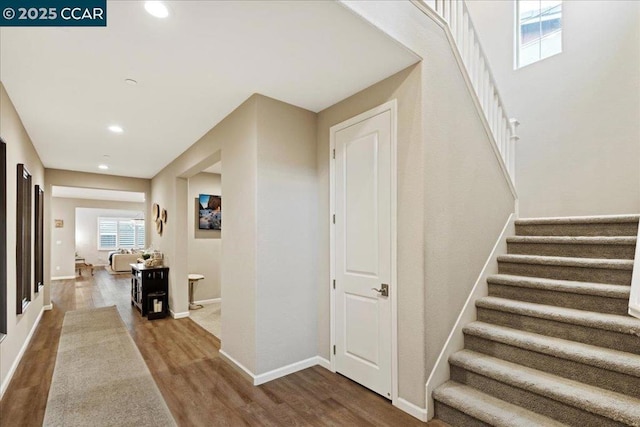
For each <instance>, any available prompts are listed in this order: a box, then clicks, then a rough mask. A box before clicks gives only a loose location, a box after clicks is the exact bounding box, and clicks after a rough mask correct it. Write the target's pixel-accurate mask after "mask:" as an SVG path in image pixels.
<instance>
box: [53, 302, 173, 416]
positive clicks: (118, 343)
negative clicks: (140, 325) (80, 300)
mask: <svg viewBox="0 0 640 427" xmlns="http://www.w3.org/2000/svg"><path fill="white" fill-rule="evenodd" d="M43 425H45V426H89V425H90V426H175V425H176V423H175V421H174V419H173V417H172V416H171V412H170V411H169V408H168V407H167V404H166V403H165V401H164V399H163V398H162V394H161V393H160V390H159V389H158V387H157V385H156V383H155V382H154V380H153V377H152V376H151V373H150V372H149V368H147V365H146V363H145V361H144V359H143V358H142V355H141V354H140V351H139V350H138V348H137V347H136V344H135V343H134V341H133V339H132V338H131V336H130V335H129V333H128V331H127V329H126V327H125V325H124V322H123V321H122V319H121V318H120V315H119V314H118V310H117V308H116V307H115V306H112V307H104V308H98V309H91V310H76V311H69V312H67V313H66V314H65V317H64V322H63V324H62V333H61V335H60V343H59V345H58V355H57V358H56V365H55V368H54V371H53V380H52V383H51V389H50V390H49V399H48V400H47V408H46V412H45V416H44V423H43Z"/></svg>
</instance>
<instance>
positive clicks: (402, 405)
mask: <svg viewBox="0 0 640 427" xmlns="http://www.w3.org/2000/svg"><path fill="white" fill-rule="evenodd" d="M393 406H395V407H396V408H398V409H400V410H401V411H404V412H406V413H407V414H409V415H411V416H412V417H415V418H417V419H419V420H420V421H425V422H426V421H428V419H429V418H428V415H429V414H428V413H427V410H426V409H425V408H421V407H419V406H417V405H414V404H413V403H411V402H409V401H408V400H405V399H403V398H401V397H399V398H397V399H396V400H395V402H393Z"/></svg>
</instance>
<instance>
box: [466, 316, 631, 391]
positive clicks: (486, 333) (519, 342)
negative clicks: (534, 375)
mask: <svg viewBox="0 0 640 427" xmlns="http://www.w3.org/2000/svg"><path fill="white" fill-rule="evenodd" d="M463 332H464V334H465V341H464V342H465V348H466V349H468V350H472V351H476V352H478V353H484V354H487V355H489V356H493V357H496V358H498V359H503V360H506V361H508V362H513V363H518V364H520V365H523V366H527V367H529V368H534V369H538V370H540V371H545V372H548V373H551V374H554V375H558V376H561V377H564V378H569V379H577V378H579V379H580V382H582V383H585V384H589V385H592V386H596V387H601V388H605V389H607V390H611V391H615V392H618V393H622V394H626V395H628V396H632V397H635V398H640V355H636V354H632V353H627V352H621V351H615V350H610V349H606V348H602V347H597V346H592V345H588V344H582V343H578V342H575V341H568V340H563V339H560V338H553V337H548V336H545V335H540V334H535V333H532V332H525V331H520V330H517V329H512V328H507V327H504V326H498V325H492V324H488V323H483V322H473V323H470V324H469V325H467V326H465V328H464V330H463Z"/></svg>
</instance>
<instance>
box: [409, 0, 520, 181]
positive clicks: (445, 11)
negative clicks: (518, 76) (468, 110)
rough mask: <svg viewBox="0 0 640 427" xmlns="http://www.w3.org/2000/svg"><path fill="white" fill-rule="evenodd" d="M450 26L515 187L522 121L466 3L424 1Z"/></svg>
mask: <svg viewBox="0 0 640 427" xmlns="http://www.w3.org/2000/svg"><path fill="white" fill-rule="evenodd" d="M421 2H422V3H423V4H425V5H426V6H427V7H429V8H430V9H432V10H434V11H435V12H436V13H437V15H438V16H439V17H440V18H442V19H443V20H444V22H445V23H446V24H447V25H448V26H449V30H450V32H451V36H452V38H453V40H454V42H455V45H456V46H457V48H458V52H459V54H460V57H461V58H462V62H463V63H464V65H465V68H466V70H467V74H468V77H469V80H470V81H471V84H472V86H473V88H474V89H475V93H476V96H477V101H478V103H479V104H480V107H481V108H482V110H483V112H484V116H485V119H486V120H487V123H488V125H489V128H490V129H491V133H492V134H493V137H494V140H495V143H496V145H497V148H498V151H499V152H500V155H501V156H502V160H503V161H504V165H505V167H506V169H507V171H508V173H509V176H510V177H511V181H512V183H515V142H516V141H517V140H518V139H519V138H518V135H517V126H518V124H519V123H518V121H517V120H516V119H513V118H510V117H509V115H508V114H507V111H506V109H505V107H504V102H502V98H500V93H499V92H498V88H497V86H496V82H495V79H494V78H493V74H492V73H491V69H490V68H489V62H488V61H487V56H486V55H485V54H484V51H483V50H482V46H481V45H480V41H479V40H478V34H477V32H476V30H475V28H474V26H473V22H471V17H470V15H469V11H468V9H467V6H466V4H465V2H464V0H421Z"/></svg>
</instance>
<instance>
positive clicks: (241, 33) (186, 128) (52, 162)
mask: <svg viewBox="0 0 640 427" xmlns="http://www.w3.org/2000/svg"><path fill="white" fill-rule="evenodd" d="M167 3H168V4H169V8H170V13H171V15H170V16H169V17H168V18H166V19H158V18H154V17H152V16H151V15H149V14H148V13H146V12H145V10H144V7H143V2H142V1H109V2H108V9H107V22H108V26H107V27H106V28H79V27H75V28H36V27H32V28H11V27H4V28H2V29H0V80H2V82H3V84H4V85H5V87H6V89H7V92H8V93H9V96H10V97H11V99H12V101H13V103H14V104H15V106H16V109H17V110H18V113H19V114H20V116H21V118H22V120H23V123H24V125H25V127H26V129H27V132H28V133H29V135H30V137H31V139H32V140H33V143H34V145H35V147H36V149H37V151H38V153H39V154H40V157H41V159H42V160H43V162H44V164H45V167H48V168H58V169H69V170H78V171H87V172H95V173H108V174H114V175H124V176H135V177H143V178H151V177H153V176H154V175H155V174H156V173H157V172H159V171H160V170H161V169H162V168H163V167H164V166H166V165H167V164H168V163H170V162H171V161H172V160H173V159H174V158H175V157H176V156H178V155H179V154H180V153H182V152H183V151H185V150H186V149H187V148H188V147H189V146H191V145H192V144H193V143H194V142H196V141H197V140H198V139H199V138H200V137H201V136H202V135H203V134H205V133H206V132H207V131H208V130H209V129H211V128H212V127H213V126H215V125H216V124H217V123H218V122H219V121H220V120H222V119H223V118H224V117H225V116H226V115H227V114H229V113H230V112H231V111H233V109H235V108H236V107H237V106H238V105H240V104H241V103H242V102H243V101H244V100H245V99H247V98H248V97H249V96H250V95H251V94H253V93H261V94H263V95H266V96H270V97H273V98H276V99H279V100H282V101H285V102H288V103H291V104H293V105H297V106H300V107H303V108H306V109H309V110H311V111H316V112H317V111H320V110H322V109H324V108H326V107H328V106H330V105H333V104H334V103H336V102H338V101H340V100H342V99H344V98H346V97H348V96H349V95H352V94H354V93H356V92H358V91H360V90H362V89H364V88H366V87H368V86H370V85H371V84H373V83H376V82H378V81H380V80H382V79H383V78H386V77H388V76H390V75H392V74H394V73H396V72H397V71H400V70H402V69H403V68H406V67H407V66H409V65H411V64H413V63H415V62H417V61H418V60H419V58H418V57H417V56H416V55H415V54H413V53H412V52H410V51H408V50H407V49H405V48H404V47H403V46H401V45H399V44H398V43H397V42H395V41H394V40H392V39H390V38H389V37H387V36H386V35H385V34H382V33H381V32H380V31H379V30H377V29H376V28H374V27H373V26H372V25H370V24H369V23H367V22H365V21H363V20H362V19H361V18H359V17H358V16H356V15H354V14H353V13H352V12H351V11H349V10H348V9H347V8H345V7H343V6H341V5H340V4H339V3H336V2H330V1H288V2H287V1H270V2H268V1H247V2H240V1H234V2H232V1H172V2H167ZM126 78H132V79H135V80H137V81H138V84H137V85H135V86H130V85H128V84H126V83H125V82H124V80H125V79H126ZM113 124H118V125H121V126H122V127H123V128H124V133H122V134H114V133H111V132H109V131H108V130H107V127H108V126H109V125H113ZM8 142H9V143H11V141H8ZM105 156H109V157H105ZM100 163H107V164H108V165H109V167H110V169H109V170H108V171H106V172H105V171H100V170H98V169H97V166H98V164H100Z"/></svg>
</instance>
